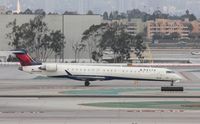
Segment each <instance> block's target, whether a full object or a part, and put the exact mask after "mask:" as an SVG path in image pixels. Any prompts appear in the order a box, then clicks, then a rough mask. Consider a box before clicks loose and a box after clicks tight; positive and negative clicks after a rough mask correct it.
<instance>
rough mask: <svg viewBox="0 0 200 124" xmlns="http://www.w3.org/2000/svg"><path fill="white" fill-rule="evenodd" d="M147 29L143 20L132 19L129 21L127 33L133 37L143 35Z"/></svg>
mask: <svg viewBox="0 0 200 124" xmlns="http://www.w3.org/2000/svg"><path fill="white" fill-rule="evenodd" d="M145 27H146V23H145V22H143V21H142V19H131V20H128V21H127V29H126V31H127V32H128V33H130V34H131V35H134V36H135V35H137V34H139V33H143V32H144V30H145Z"/></svg>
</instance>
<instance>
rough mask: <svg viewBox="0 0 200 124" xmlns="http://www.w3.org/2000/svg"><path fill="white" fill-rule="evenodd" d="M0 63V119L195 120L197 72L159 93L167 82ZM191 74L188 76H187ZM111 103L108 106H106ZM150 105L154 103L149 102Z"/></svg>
mask: <svg viewBox="0 0 200 124" xmlns="http://www.w3.org/2000/svg"><path fill="white" fill-rule="evenodd" d="M16 68H17V67H12V66H11V67H1V70H0V72H1V73H2V75H1V76H0V96H2V97H0V124H94V123H95V124H157V123H158V124H168V123H169V124H188V123H192V124H198V123H199V122H200V118H199V115H200V110H199V108H200V107H199V106H200V100H199V97H200V82H199V80H198V79H197V78H195V79H194V78H193V77H192V76H194V77H195V76H196V77H198V73H199V72H185V70H184V71H183V72H182V73H185V75H186V76H188V77H189V78H190V80H186V81H184V82H181V83H177V84H176V86H184V88H185V91H184V92H161V91H160V87H161V86H169V84H170V83H169V82H143V81H142V82H134V81H108V82H107V81H106V82H100V81H97V82H92V85H91V86H90V87H85V86H84V83H83V82H78V81H73V80H65V79H52V78H44V77H40V76H36V75H34V76H33V75H29V74H25V73H23V72H20V71H17V69H16ZM191 77H192V78H191ZM110 105H111V106H110ZM152 105H155V106H152Z"/></svg>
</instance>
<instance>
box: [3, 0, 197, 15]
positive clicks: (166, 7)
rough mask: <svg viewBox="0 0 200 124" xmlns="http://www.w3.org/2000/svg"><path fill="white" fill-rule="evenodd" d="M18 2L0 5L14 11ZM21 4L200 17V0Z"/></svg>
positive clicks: (38, 0)
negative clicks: (157, 11) (188, 11)
mask: <svg viewBox="0 0 200 124" xmlns="http://www.w3.org/2000/svg"><path fill="white" fill-rule="evenodd" d="M16 2H17V0H0V5H1V6H2V5H3V6H6V7H7V8H8V9H10V10H14V9H15V8H16ZM20 3H21V7H22V10H25V9H27V8H30V9H32V10H36V9H44V10H45V11H47V12H57V13H63V12H64V11H66V10H68V11H77V12H78V13H81V14H85V13H87V11H88V10H92V11H93V12H94V13H96V14H102V13H103V12H104V11H108V12H110V11H114V10H118V11H119V12H126V11H127V10H131V9H134V8H135V9H140V10H142V11H145V12H148V13H152V12H153V11H155V10H161V11H162V12H165V13H169V14H171V15H181V14H184V13H185V11H186V10H187V9H188V10H190V12H191V13H194V14H195V15H196V16H198V17H200V12H199V11H200V10H199V6H200V0H20Z"/></svg>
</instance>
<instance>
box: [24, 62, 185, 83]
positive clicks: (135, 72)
mask: <svg viewBox="0 0 200 124" xmlns="http://www.w3.org/2000/svg"><path fill="white" fill-rule="evenodd" d="M22 70H23V71H25V72H28V73H32V74H41V75H46V76H49V77H60V78H61V77H62V78H70V79H75V80H83V81H86V80H88V81H95V80H115V79H116V80H147V81H179V80H181V77H180V76H179V75H177V74H176V73H174V72H173V71H171V70H169V69H166V68H151V67H119V66H117V67H116V66H89V65H80V64H79V65H75V64H74V65H72V64H42V65H35V66H23V67H22Z"/></svg>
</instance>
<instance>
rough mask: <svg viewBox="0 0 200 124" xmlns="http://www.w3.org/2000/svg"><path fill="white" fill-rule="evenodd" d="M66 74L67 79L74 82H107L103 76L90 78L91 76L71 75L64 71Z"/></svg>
mask: <svg viewBox="0 0 200 124" xmlns="http://www.w3.org/2000/svg"><path fill="white" fill-rule="evenodd" d="M65 72H66V73H67V74H68V77H69V78H71V79H75V80H83V81H86V80H87V81H97V80H100V81H102V80H108V79H107V78H106V77H103V76H91V75H72V74H71V73H70V72H69V71H67V70H65Z"/></svg>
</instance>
